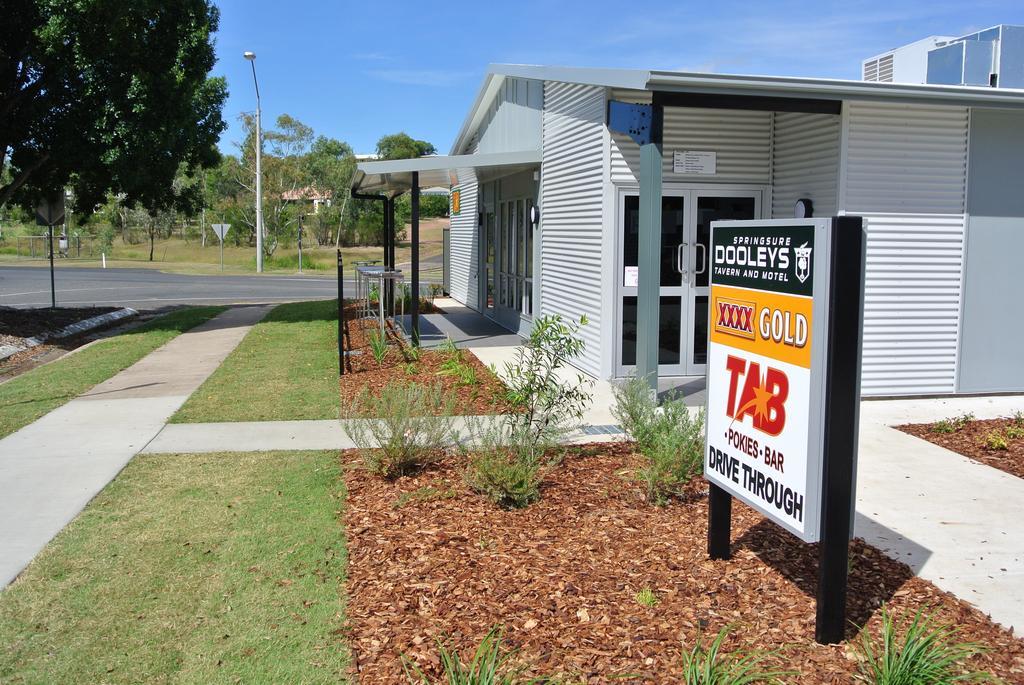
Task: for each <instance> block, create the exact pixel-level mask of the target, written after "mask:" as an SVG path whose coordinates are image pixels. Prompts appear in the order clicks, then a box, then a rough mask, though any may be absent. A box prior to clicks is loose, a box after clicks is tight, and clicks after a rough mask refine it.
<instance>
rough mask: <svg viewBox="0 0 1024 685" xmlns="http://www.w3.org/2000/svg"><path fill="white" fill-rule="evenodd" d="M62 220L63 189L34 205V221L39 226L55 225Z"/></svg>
mask: <svg viewBox="0 0 1024 685" xmlns="http://www.w3.org/2000/svg"><path fill="white" fill-rule="evenodd" d="M63 221H64V191H61V192H60V193H57V194H55V195H54V196H53V197H51V198H47V199H45V200H43V201H42V202H40V203H39V206H37V207H36V223H37V224H39V225H40V226H55V225H57V224H59V223H61V222H63Z"/></svg>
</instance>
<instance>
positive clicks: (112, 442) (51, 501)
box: [0, 306, 270, 588]
mask: <svg viewBox="0 0 1024 685" xmlns="http://www.w3.org/2000/svg"><path fill="white" fill-rule="evenodd" d="M269 309H270V307H268V306H253V307H234V308H231V309H229V310H227V311H226V312H224V313H223V314H220V315H219V316H216V317H214V318H213V319H211V320H209V321H207V322H206V323H204V324H202V325H200V326H197V327H196V328H194V329H192V330H191V331H188V332H186V333H183V334H181V335H179V336H178V337H177V338H175V339H174V340H172V341H170V342H169V343H167V344H166V345H164V346H163V347H161V348H159V349H158V350H156V351H154V352H152V353H151V354H149V355H147V356H146V357H144V358H143V359H141V360H139V361H138V362H137V363H136V364H134V365H133V366H131V367H129V368H127V369H125V370H124V371H122V372H121V373H119V374H117V375H116V376H114V377H113V378H111V379H109V380H107V381H106V382H104V383H101V384H100V385H97V386H96V387H94V388H92V389H91V390H90V391H88V392H87V393H85V394H84V395H81V396H80V397H78V398H76V399H74V400H72V401H71V402H68V403H67V404H65V405H64V406H62V407H59V408H58V409H55V410H54V411H52V412H50V413H49V414H47V415H46V416H43V417H42V418H40V419H39V420H37V421H35V422H34V423H31V424H29V425H28V426H25V427H24V428H22V429H21V430H19V431H17V432H15V433H13V434H11V435H9V436H8V437H6V438H4V439H3V440H0V588H3V587H4V586H6V585H7V584H8V583H10V582H11V581H12V580H13V579H14V578H15V577H16V576H17V575H18V574H19V573H21V571H22V569H24V568H25V566H27V565H28V563H29V562H30V561H31V560H32V559H33V558H34V557H35V555H36V554H38V553H39V551H40V550H41V549H42V548H43V547H44V546H45V545H46V543H47V542H49V541H50V540H51V539H52V538H53V536H54V535H56V534H57V533H58V532H59V531H60V530H61V529H62V528H63V527H64V526H65V525H67V523H68V522H70V521H71V519H73V518H74V517H75V516H76V515H77V514H78V512H80V511H81V510H82V509H83V508H84V507H85V505H86V504H87V503H88V502H89V500H91V499H92V498H93V497H94V496H95V495H96V494H97V493H98V492H99V491H100V490H101V489H103V487H104V486H106V484H107V483H109V482H110V480H111V479H113V478H114V476H116V475H117V474H118V472H119V471H120V470H121V469H122V468H124V466H125V464H127V463H128V461H129V460H130V459H131V458H132V457H133V456H134V455H135V454H136V453H137V452H139V451H140V450H141V449H142V448H143V447H145V446H146V444H147V443H148V442H149V441H150V440H152V439H153V437H154V436H156V435H157V434H158V433H159V432H160V430H161V429H162V428H163V427H164V424H165V423H166V422H167V420H168V419H170V417H171V415H172V414H173V413H174V412H175V411H177V409H178V408H179V407H180V406H181V405H182V404H183V403H184V402H185V400H186V399H188V396H189V395H191V394H192V393H193V392H194V391H195V390H196V389H197V388H198V387H199V386H200V385H201V384H202V383H203V381H204V380H206V378H207V377H208V376H209V375H210V374H211V373H213V371H214V370H215V369H216V368H217V367H218V366H220V364H221V362H222V361H224V358H225V357H226V356H227V355H228V354H229V353H230V352H231V350H233V349H234V348H235V346H236V345H238V343H239V342H240V341H241V340H242V338H243V337H245V334H246V333H248V332H249V329H250V328H251V327H252V325H253V324H255V323H256V322H258V321H259V320H260V319H262V318H263V317H264V316H266V314H267V312H268V311H269Z"/></svg>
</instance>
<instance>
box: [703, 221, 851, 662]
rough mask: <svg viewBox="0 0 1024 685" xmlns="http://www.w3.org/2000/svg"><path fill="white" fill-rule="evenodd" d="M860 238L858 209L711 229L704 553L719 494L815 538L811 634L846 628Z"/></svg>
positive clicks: (716, 548) (716, 542)
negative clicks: (817, 556) (814, 626)
mask: <svg viewBox="0 0 1024 685" xmlns="http://www.w3.org/2000/svg"><path fill="white" fill-rule="evenodd" d="M864 243H865V239H864V231H863V225H862V220H861V219H860V218H859V217H838V218H834V219H786V220H782V219H776V220H771V221H716V222H712V225H711V274H710V294H709V318H710V321H709V326H708V329H709V330H708V365H707V369H708V371H707V373H708V379H707V439H706V447H705V459H704V476H705V478H706V479H707V480H709V481H710V482H711V483H712V488H711V491H712V492H711V497H710V506H709V528H708V550H709V553H710V554H711V556H712V558H727V557H728V556H729V517H730V510H731V500H730V497H736V498H738V499H740V500H742V501H743V502H745V503H746V504H748V505H750V506H751V507H753V508H754V509H757V510H758V511H760V512H761V513H762V514H764V515H765V516H766V517H767V518H768V519H770V520H772V521H774V522H775V523H777V524H779V525H780V526H782V527H783V528H785V529H787V530H789V531H790V532H792V533H794V534H795V535H797V536H798V537H800V538H801V539H802V540H804V541H806V542H818V541H821V565H820V569H819V573H820V582H819V594H818V612H819V616H818V638H819V641H821V642H834V641H836V640H839V639H841V638H842V633H843V629H844V628H845V615H844V614H843V612H844V610H845V595H846V573H847V570H846V561H847V554H848V543H849V539H850V535H851V533H852V523H853V503H854V500H853V497H854V478H855V474H856V468H855V465H856V453H857V452H856V445H857V420H858V410H859V401H860V340H861V317H862V303H863V284H864ZM838 255H842V259H839V258H838V257H837V256H838ZM840 595H841V596H840ZM823 612H824V613H823ZM823 616H824V617H823ZM837 635H838V637H837Z"/></svg>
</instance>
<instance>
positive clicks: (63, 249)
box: [14, 235, 100, 259]
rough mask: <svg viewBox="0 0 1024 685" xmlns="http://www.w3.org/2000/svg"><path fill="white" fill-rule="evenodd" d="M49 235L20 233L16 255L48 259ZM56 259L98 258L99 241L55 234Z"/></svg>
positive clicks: (16, 240) (17, 238)
mask: <svg viewBox="0 0 1024 685" xmlns="http://www.w3.org/2000/svg"><path fill="white" fill-rule="evenodd" d="M49 239H50V237H49V236H47V235H20V236H17V237H16V239H15V247H14V249H15V253H14V254H15V255H16V256H18V257H22V258H24V259H48V258H49V256H50V252H49V248H48V247H47V241H49ZM53 246H54V253H53V256H54V258H56V259H98V258H99V256H100V250H99V241H97V240H96V239H95V238H90V237H84V238H83V237H82V236H77V235H73V236H68V237H61V236H59V235H55V236H53Z"/></svg>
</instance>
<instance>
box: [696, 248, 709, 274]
mask: <svg viewBox="0 0 1024 685" xmlns="http://www.w3.org/2000/svg"><path fill="white" fill-rule="evenodd" d="M697 249H698V250H700V255H701V257H700V262H699V263H700V265H701V266H700V268H699V269H697V270H696V271H695V273H696V274H697V275H700V274H703V273H704V272H705V271H707V270H708V246H707V245H705V244H704V243H697Z"/></svg>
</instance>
